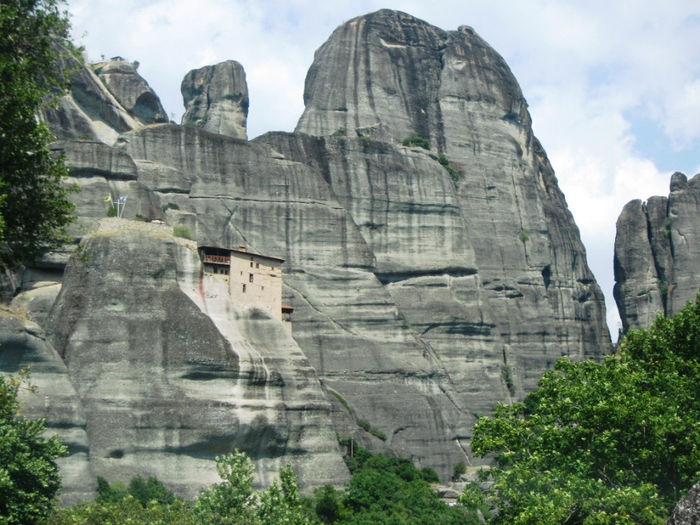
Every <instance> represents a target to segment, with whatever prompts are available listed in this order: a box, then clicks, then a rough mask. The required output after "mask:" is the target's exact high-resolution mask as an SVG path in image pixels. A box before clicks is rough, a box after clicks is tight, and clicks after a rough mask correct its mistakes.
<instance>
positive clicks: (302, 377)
mask: <svg viewBox="0 0 700 525" xmlns="http://www.w3.org/2000/svg"><path fill="white" fill-rule="evenodd" d="M170 231H171V228H170V227H168V226H160V225H156V224H147V223H142V222H135V221H129V220H124V219H102V221H101V222H100V223H99V227H98V229H97V231H95V232H93V233H91V234H89V235H87V236H86V237H84V239H83V241H82V244H81V250H80V251H79V252H78V253H77V254H76V255H74V256H73V257H72V258H71V260H70V262H69V264H68V266H67V267H66V271H65V275H64V279H63V286H62V290H61V293H60V294H59V295H58V298H57V299H56V301H55V304H54V306H53V309H52V311H51V313H50V316H49V318H48V320H47V321H46V322H45V325H46V327H47V331H48V332H49V339H50V342H51V343H52V347H51V346H49V347H48V348H49V349H47V350H42V351H43V352H44V353H49V354H50V355H51V356H52V359H53V361H55V362H56V363H54V364H53V365H52V366H53V367H54V368H55V369H56V371H55V372H53V373H54V375H56V374H60V375H58V377H59V379H60V380H61V381H63V383H66V384H67V385H68V387H65V385H63V384H62V383H59V382H57V381H56V380H54V379H52V378H51V377H49V378H48V379H47V372H46V371H45V370H43V369H42V368H41V367H39V368H38V369H36V370H35V373H36V377H37V378H38V380H39V383H38V384H39V386H40V388H41V387H43V385H44V384H48V385H50V388H49V389H47V390H46V391H43V390H42V394H44V395H46V396H48V397H47V399H51V401H50V402H51V403H52V404H54V403H55V404H57V405H58V407H59V408H60V406H61V405H60V402H61V401H60V400H61V399H62V397H57V398H56V399H54V396H55V394H54V390H56V391H58V392H61V393H60V396H63V398H66V401H65V403H64V404H66V405H67V406H68V407H71V408H72V407H73V406H77V407H79V408H80V412H79V413H77V412H76V414H75V415H79V416H80V418H77V420H78V422H79V423H80V426H79V429H80V430H82V434H80V435H81V436H82V437H83V442H82V444H83V448H82V449H81V452H82V454H83V456H81V457H80V458H78V459H81V460H82V463H80V464H81V465H83V467H84V470H85V472H83V476H84V478H87V479H82V480H81V485H80V486H81V488H82V490H83V492H85V491H86V488H85V487H86V486H87V487H90V486H91V484H90V482H89V480H90V478H91V477H94V476H103V477H106V478H108V479H122V480H126V481H128V480H129V479H130V478H131V477H132V476H134V475H136V474H138V473H143V474H147V475H155V476H157V477H158V478H159V479H163V480H165V481H167V483H168V484H169V486H171V487H172V488H173V489H174V490H176V492H178V493H179V494H182V495H184V496H186V497H193V496H195V495H196V494H197V492H198V490H199V489H200V488H201V487H203V486H206V485H209V484H211V483H214V482H216V481H218V478H217V475H216V470H215V469H213V468H212V467H213V465H212V459H213V458H214V456H216V455H220V454H225V453H227V452H230V451H231V450H232V449H233V448H234V447H239V448H241V449H243V450H246V452H247V453H248V454H249V455H250V456H251V458H252V459H253V460H254V461H255V462H256V466H257V474H258V482H259V483H261V484H265V485H266V484H269V483H270V482H271V480H272V479H273V478H272V477H273V476H274V475H275V474H276V473H277V472H278V471H279V468H280V467H281V466H282V465H284V464H285V463H291V464H292V465H293V466H294V467H295V470H296V471H297V472H298V474H299V475H300V479H301V482H302V486H304V485H306V486H311V487H314V486H317V485H319V484H322V483H329V482H334V483H337V482H338V481H339V480H340V481H342V480H343V479H346V478H347V470H346V469H345V465H344V464H343V462H342V459H341V457H340V454H339V451H338V445H337V442H336V438H335V432H334V429H333V428H332V426H331V423H330V417H329V411H330V405H329V403H328V402H327V401H326V399H325V396H324V394H323V391H322V390H321V387H320V384H319V382H318V379H317V378H316V375H315V373H314V370H313V369H312V368H311V367H310V366H309V363H308V360H307V359H306V357H305V356H304V354H303V353H302V351H301V350H300V348H299V347H298V346H297V344H296V343H295V342H294V340H293V339H291V337H289V335H288V334H287V333H286V332H285V330H284V328H283V327H282V325H281V324H280V323H279V322H278V321H275V320H273V319H270V318H269V317H268V316H267V315H266V314H264V313H262V312H261V311H259V310H257V309H254V308H253V309H242V308H239V307H237V305H235V304H233V303H232V302H231V299H230V297H229V296H228V294H226V293H225V292H224V291H223V290H220V289H218V288H217V287H215V286H214V285H212V283H210V282H207V280H206V278H205V277H203V276H202V273H201V267H200V261H199V255H198V253H197V250H196V243H194V242H192V241H187V240H184V239H179V238H175V237H172V235H170V233H169V232H170ZM4 337H7V336H4ZM4 346H5V345H3V350H4V351H5V353H9V355H13V356H14V355H17V356H22V362H23V363H24V364H30V365H33V364H36V363H39V364H40V365H41V363H42V361H44V360H46V358H45V357H41V358H40V357H33V354H32V352H31V351H30V349H31V348H33V347H32V346H31V345H28V344H24V348H23V349H17V350H15V349H13V348H10V349H9V350H5V348H4ZM42 348H43V347H42ZM53 349H55V350H53ZM33 353H36V352H33ZM4 355H5V354H3V357H4ZM59 356H60V357H59ZM16 359H19V358H16ZM3 361H5V359H3ZM64 363H65V364H64ZM12 368H14V369H19V368H20V367H19V366H14V367H12ZM44 368H45V367H44ZM68 379H69V381H68ZM59 387H60V388H59ZM64 387H65V388H64ZM73 388H74V390H73ZM47 403H48V402H47ZM64 411H65V410H64ZM35 412H36V411H35ZM45 412H51V414H52V416H53V417H54V418H56V416H57V415H61V412H57V411H56V409H54V408H53V407H49V405H48V404H47V407H46V409H45ZM71 415H72V413H67V414H66V415H64V416H63V419H65V420H66V422H67V423H69V424H75V421H76V418H73V419H71ZM69 428H70V427H69ZM85 437H86V438H87V439H85ZM85 455H89V462H85V457H84V456H85ZM69 463H70V464H71V466H72V468H73V469H75V466H74V463H76V461H75V460H74V461H72V462H69ZM72 489H73V487H72V486H71V485H70V484H69V485H68V486H65V485H64V492H66V493H68V498H67V500H68V501H71V500H74V499H75V496H76V495H75V494H74V492H73V491H72Z"/></svg>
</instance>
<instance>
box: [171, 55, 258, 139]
mask: <svg viewBox="0 0 700 525" xmlns="http://www.w3.org/2000/svg"><path fill="white" fill-rule="evenodd" d="M180 91H181V92H182V98H183V101H184V103H185V114H184V115H183V116H182V125H183V126H197V127H199V128H202V129H205V130H207V131H211V132H212V133H219V134H221V135H228V136H229V137H234V138H238V139H244V140H246V139H247V138H248V136H247V134H246V119H247V118H248V85H247V84H246V81H245V71H243V66H241V65H240V64H239V63H238V62H236V61H234V60H227V61H226V62H221V63H220V64H216V65H215V66H206V67H203V68H200V69H193V70H192V71H190V72H189V73H187V75H185V78H184V79H183V80H182V85H181V86H180Z"/></svg>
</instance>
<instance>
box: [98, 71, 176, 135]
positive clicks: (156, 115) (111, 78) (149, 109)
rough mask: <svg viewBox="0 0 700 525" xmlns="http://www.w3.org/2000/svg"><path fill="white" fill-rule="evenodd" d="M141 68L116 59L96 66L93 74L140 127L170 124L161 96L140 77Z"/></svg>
mask: <svg viewBox="0 0 700 525" xmlns="http://www.w3.org/2000/svg"><path fill="white" fill-rule="evenodd" d="M137 67H138V65H137V64H135V63H132V62H127V61H126V60H124V59H123V58H121V57H114V58H112V60H109V61H107V62H100V63H97V64H94V65H93V70H94V71H95V73H96V74H97V75H98V76H99V77H100V80H102V82H103V84H104V85H105V87H106V88H107V89H108V90H109V92H110V93H112V94H113V95H114V96H115V97H116V99H117V100H118V101H119V103H120V104H121V105H122V107H124V109H126V110H127V111H128V112H129V114H130V115H132V116H133V117H134V118H136V119H137V120H138V121H139V123H140V124H142V125H145V124H155V123H158V122H168V116H167V115H166V113H165V110H164V109H163V106H161V104H160V99H159V98H158V95H156V94H155V92H154V91H153V90H152V89H151V87H150V86H149V85H148V83H147V82H146V81H145V80H144V79H143V77H141V75H139V74H138V73H136V69H137Z"/></svg>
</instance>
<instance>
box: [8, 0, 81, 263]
mask: <svg viewBox="0 0 700 525" xmlns="http://www.w3.org/2000/svg"><path fill="white" fill-rule="evenodd" d="M61 3H62V0H3V1H2V2H1V3H0V35H1V36H0V264H3V265H5V266H9V267H13V266H16V265H18V264H19V263H21V262H24V261H29V260H32V259H33V258H34V257H35V256H36V255H37V254H38V253H39V251H40V250H41V249H43V248H44V247H50V246H55V245H56V244H58V243H59V242H61V241H62V240H63V238H64V232H65V227H66V225H67V224H68V223H69V222H70V221H71V220H72V217H71V211H72V209H73V206H72V204H71V203H70V202H69V201H68V198H67V197H68V193H69V192H70V191H71V189H70V188H68V187H66V186H65V185H63V179H64V177H65V176H66V174H67V170H66V167H65V164H64V162H63V159H62V158H55V157H54V155H52V153H51V151H50V150H49V148H48V144H49V142H50V141H51V140H52V135H51V133H50V131H49V130H48V128H47V127H46V126H45V125H44V124H42V123H40V122H39V121H38V120H37V113H38V111H39V109H40V107H41V106H42V104H45V103H46V102H47V100H48V99H50V98H51V97H52V96H55V95H56V94H57V93H61V92H62V91H64V90H65V89H66V87H67V80H68V79H67V75H66V73H65V72H64V71H63V70H62V68H61V65H60V53H61V49H62V46H61V45H60V42H62V41H63V42H66V43H67V37H68V30H69V23H68V18H67V16H66V15H65V13H61V12H60V11H59V5H60V4H61Z"/></svg>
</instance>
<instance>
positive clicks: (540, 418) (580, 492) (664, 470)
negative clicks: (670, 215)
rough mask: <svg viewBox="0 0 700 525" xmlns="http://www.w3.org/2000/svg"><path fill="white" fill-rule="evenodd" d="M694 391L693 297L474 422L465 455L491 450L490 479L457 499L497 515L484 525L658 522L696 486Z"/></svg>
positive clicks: (698, 376)
mask: <svg viewBox="0 0 700 525" xmlns="http://www.w3.org/2000/svg"><path fill="white" fill-rule="evenodd" d="M699 384H700V296H698V299H697V301H696V302H695V304H690V303H689V304H688V305H687V306H686V307H685V308H684V309H683V310H682V311H680V312H678V313H677V314H676V315H675V316H673V317H671V318H666V317H663V316H660V317H659V318H658V319H657V320H656V321H655V322H654V324H653V325H652V326H651V328H649V329H648V330H639V331H633V332H630V333H629V334H628V335H627V336H626V337H625V338H624V339H623V340H622V341H621V343H620V345H619V352H618V355H615V356H610V357H608V358H606V359H605V360H604V361H603V362H602V363H600V364H598V363H593V362H590V361H588V362H580V363H573V362H571V361H569V360H567V359H562V360H560V361H558V362H557V364H556V366H555V368H554V370H552V371H550V372H547V373H545V374H544V376H543V377H542V379H541V380H540V383H539V389H538V390H537V391H535V392H532V393H531V394H530V395H528V396H527V397H526V398H525V400H524V402H522V403H515V404H513V405H499V406H498V408H497V409H496V411H495V412H494V414H493V415H492V416H490V417H483V418H481V419H479V421H478V422H477V424H476V427H475V430H474V439H473V441H472V448H473V450H474V451H475V453H477V454H478V455H482V456H483V455H486V454H491V453H493V454H496V467H495V468H493V469H491V470H490V476H491V477H492V479H493V482H494V483H493V485H492V486H491V487H490V488H489V489H488V490H485V491H483V490H481V489H480V488H478V487H477V486H472V487H469V489H468V490H467V491H465V494H464V495H463V496H462V498H461V501H462V503H464V504H465V505H467V506H470V507H478V506H480V505H483V504H486V505H487V506H490V507H491V508H493V509H498V510H497V514H496V515H495V516H494V518H493V522H495V523H535V522H537V523H584V522H585V523H589V522H590V523H663V522H664V521H665V519H666V517H667V516H668V514H669V511H670V509H671V508H672V506H673V505H674V503H675V502H676V501H677V500H678V499H679V498H680V497H681V496H682V495H683V493H684V492H685V491H687V490H688V489H689V488H690V487H691V486H692V484H693V483H694V482H695V481H697V480H698V479H700V396H698V385H699Z"/></svg>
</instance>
